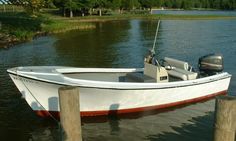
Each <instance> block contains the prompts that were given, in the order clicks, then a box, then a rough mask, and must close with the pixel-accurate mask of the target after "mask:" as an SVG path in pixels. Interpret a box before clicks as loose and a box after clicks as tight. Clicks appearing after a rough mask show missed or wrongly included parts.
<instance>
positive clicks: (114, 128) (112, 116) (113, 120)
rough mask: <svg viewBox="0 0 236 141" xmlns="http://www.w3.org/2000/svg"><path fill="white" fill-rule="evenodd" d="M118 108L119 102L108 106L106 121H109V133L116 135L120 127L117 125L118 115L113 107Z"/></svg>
mask: <svg viewBox="0 0 236 141" xmlns="http://www.w3.org/2000/svg"><path fill="white" fill-rule="evenodd" d="M118 108H119V104H112V105H111V106H110V110H111V111H110V112H109V113H108V121H109V125H110V129H111V130H110V134H111V135H117V134H119V131H120V127H119V117H118V116H117V112H118V111H117V110H114V109H118Z"/></svg>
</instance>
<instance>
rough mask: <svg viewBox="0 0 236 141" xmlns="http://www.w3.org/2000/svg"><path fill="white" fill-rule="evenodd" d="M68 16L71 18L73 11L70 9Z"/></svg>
mask: <svg viewBox="0 0 236 141" xmlns="http://www.w3.org/2000/svg"><path fill="white" fill-rule="evenodd" d="M70 18H73V11H72V10H71V9H70Z"/></svg>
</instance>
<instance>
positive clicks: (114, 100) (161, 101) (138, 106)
mask: <svg viewBox="0 0 236 141" xmlns="http://www.w3.org/2000/svg"><path fill="white" fill-rule="evenodd" d="M10 77H11V78H12V80H13V81H14V83H15V84H16V86H17V88H18V89H19V91H20V92H21V94H22V95H23V97H24V98H25V100H26V101H27V103H28V104H29V105H30V107H31V108H32V109H33V110H34V111H35V112H36V113H37V114H38V115H40V116H43V117H47V116H49V115H50V114H52V115H54V116H58V115H59V111H60V106H59V102H58V101H59V96H58V89H59V88H60V87H63V86H66V85H62V84H56V83H50V82H45V81H39V80H36V79H32V78H27V77H24V76H20V75H16V74H10ZM229 83H230V77H225V78H222V79H218V80H214V81H209V82H205V83H192V84H189V85H185V86H181V85H179V86H176V85H175V86H170V87H166V88H165V87H163V88H158V87H157V88H146V89H137V88H131V89H120V88H101V87H84V86H79V85H78V87H79V92H80V110H81V116H84V117H86V116H101V115H110V114H125V113H132V112H142V111H147V110H154V109H161V108H168V107H172V106H177V105H181V104H188V103H193V102H198V101H201V100H205V99H209V98H211V97H214V96H216V95H220V94H226V93H227V90H228V86H229ZM49 113H50V114H49Z"/></svg>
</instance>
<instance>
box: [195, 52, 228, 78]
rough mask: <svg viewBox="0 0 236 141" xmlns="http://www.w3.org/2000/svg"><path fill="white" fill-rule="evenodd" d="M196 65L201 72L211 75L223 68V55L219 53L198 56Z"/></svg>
mask: <svg viewBox="0 0 236 141" xmlns="http://www.w3.org/2000/svg"><path fill="white" fill-rule="evenodd" d="M198 67H199V70H200V72H201V73H205V74H207V75H213V74H216V73H218V72H222V71H223V69H224V65H223V56H222V55H221V54H208V55H205V56H202V57H201V58H199V61H198Z"/></svg>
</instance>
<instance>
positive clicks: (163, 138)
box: [146, 112, 214, 141]
mask: <svg viewBox="0 0 236 141" xmlns="http://www.w3.org/2000/svg"><path fill="white" fill-rule="evenodd" d="M190 122H191V123H184V124H183V125H182V126H181V127H176V126H172V127H171V128H172V129H173V130H174V132H173V131H172V132H163V133H161V134H156V135H155V134H154V135H148V136H147V137H146V138H147V140H149V141H212V140H213V131H214V130H213V125H214V112H208V113H206V115H204V116H200V117H194V118H192V119H191V120H190Z"/></svg>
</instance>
